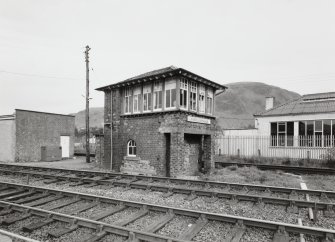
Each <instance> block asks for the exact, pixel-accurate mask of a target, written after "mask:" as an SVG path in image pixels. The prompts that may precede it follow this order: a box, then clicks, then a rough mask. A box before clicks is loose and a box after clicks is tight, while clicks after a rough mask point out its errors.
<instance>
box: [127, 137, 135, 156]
mask: <svg viewBox="0 0 335 242" xmlns="http://www.w3.org/2000/svg"><path fill="white" fill-rule="evenodd" d="M127 156H136V142H135V141H134V140H129V141H128V143H127Z"/></svg>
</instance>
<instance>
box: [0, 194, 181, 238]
mask: <svg viewBox="0 0 335 242" xmlns="http://www.w3.org/2000/svg"><path fill="white" fill-rule="evenodd" d="M0 206H1V207H3V208H6V209H12V210H15V211H18V212H21V213H29V214H31V215H32V216H33V215H35V216H39V217H43V218H47V219H53V220H57V221H60V222H65V223H68V224H71V225H73V224H75V225H78V226H81V227H86V228H90V229H95V230H96V231H97V232H101V230H103V231H105V232H108V233H111V234H116V235H120V236H124V237H132V238H134V239H139V240H144V241H151V242H156V241H157V242H170V241H171V242H172V241H173V242H187V240H180V239H176V238H171V237H167V236H164V235H158V234H154V233H147V232H143V231H139V230H135V229H131V228H126V227H124V226H117V225H113V224H108V223H104V222H100V221H96V220H91V219H86V218H82V217H78V216H73V215H68V214H63V213H58V212H53V211H50V210H45V209H40V208H35V207H30V206H25V205H20V204H16V203H13V202H6V201H1V200H0Z"/></svg>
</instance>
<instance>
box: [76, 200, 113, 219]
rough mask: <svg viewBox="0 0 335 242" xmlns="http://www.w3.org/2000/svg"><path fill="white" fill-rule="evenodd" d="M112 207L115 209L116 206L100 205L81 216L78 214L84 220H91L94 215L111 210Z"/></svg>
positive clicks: (82, 213)
mask: <svg viewBox="0 0 335 242" xmlns="http://www.w3.org/2000/svg"><path fill="white" fill-rule="evenodd" d="M112 207H115V206H114V205H112V204H108V203H100V204H98V205H97V206H95V207H93V208H90V209H88V210H86V211H84V212H81V213H80V214H78V216H80V217H84V218H90V217H92V216H93V215H96V214H97V213H99V212H101V211H104V210H106V209H110V208H112Z"/></svg>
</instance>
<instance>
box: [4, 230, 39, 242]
mask: <svg viewBox="0 0 335 242" xmlns="http://www.w3.org/2000/svg"><path fill="white" fill-rule="evenodd" d="M0 235H4V236H7V237H9V238H12V239H18V240H22V241H25V242H40V241H39V240H35V239H30V238H27V237H25V236H22V235H19V234H15V233H12V232H8V231H6V230H3V229H0ZM8 241H9V240H8Z"/></svg>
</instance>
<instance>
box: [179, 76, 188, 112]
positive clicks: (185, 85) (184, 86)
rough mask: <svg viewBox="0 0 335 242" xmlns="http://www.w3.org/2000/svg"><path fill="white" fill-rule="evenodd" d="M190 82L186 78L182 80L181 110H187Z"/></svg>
mask: <svg viewBox="0 0 335 242" xmlns="http://www.w3.org/2000/svg"><path fill="white" fill-rule="evenodd" d="M187 93H188V81H187V79H185V78H182V79H181V80H180V108H182V109H187Z"/></svg>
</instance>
